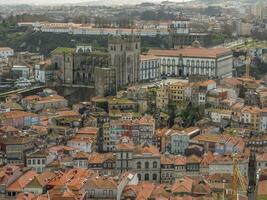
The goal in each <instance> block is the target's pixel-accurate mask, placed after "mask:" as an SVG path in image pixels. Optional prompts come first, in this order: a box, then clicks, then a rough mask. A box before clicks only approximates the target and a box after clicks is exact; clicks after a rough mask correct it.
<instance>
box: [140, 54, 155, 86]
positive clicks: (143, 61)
mask: <svg viewBox="0 0 267 200" xmlns="http://www.w3.org/2000/svg"><path fill="white" fill-rule="evenodd" d="M159 76H160V59H159V58H158V57H156V56H153V55H141V56H140V68H139V81H148V80H153V79H156V78H159Z"/></svg>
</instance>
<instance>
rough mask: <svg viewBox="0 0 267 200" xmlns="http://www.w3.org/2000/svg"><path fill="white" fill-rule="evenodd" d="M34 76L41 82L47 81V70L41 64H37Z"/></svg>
mask: <svg viewBox="0 0 267 200" xmlns="http://www.w3.org/2000/svg"><path fill="white" fill-rule="evenodd" d="M34 78H35V80H36V81H39V82H40V83H45V70H44V69H41V67H40V65H35V70H34Z"/></svg>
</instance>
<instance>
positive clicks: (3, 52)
mask: <svg viewBox="0 0 267 200" xmlns="http://www.w3.org/2000/svg"><path fill="white" fill-rule="evenodd" d="M13 55H14V50H13V49H11V48H9V47H0V57H2V58H7V57H8V56H13Z"/></svg>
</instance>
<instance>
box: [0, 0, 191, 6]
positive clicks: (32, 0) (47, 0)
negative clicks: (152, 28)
mask: <svg viewBox="0 0 267 200" xmlns="http://www.w3.org/2000/svg"><path fill="white" fill-rule="evenodd" d="M162 1H163V0H125V1H123V2H121V1H119V0H111V1H107V0H103V1H101V2H99V1H97V0H20V1H19V2H18V1H17V0H10V1H8V2H7V1H4V0H0V5H20V4H29V5H51V4H53V5H55V4H84V3H90V2H93V3H94V4H109V5H110V4H138V3H142V2H155V3H160V2H162ZM185 1H190V0H172V1H171V2H185Z"/></svg>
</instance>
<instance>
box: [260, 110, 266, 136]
mask: <svg viewBox="0 0 267 200" xmlns="http://www.w3.org/2000/svg"><path fill="white" fill-rule="evenodd" d="M266 129H267V113H266V112H262V113H261V118H260V131H263V132H265V131H266Z"/></svg>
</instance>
